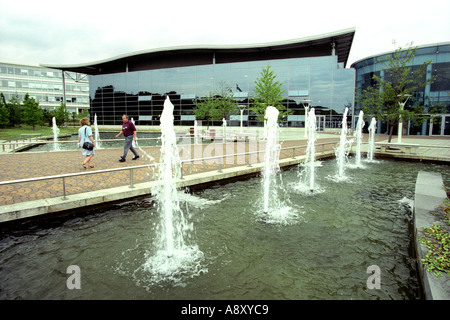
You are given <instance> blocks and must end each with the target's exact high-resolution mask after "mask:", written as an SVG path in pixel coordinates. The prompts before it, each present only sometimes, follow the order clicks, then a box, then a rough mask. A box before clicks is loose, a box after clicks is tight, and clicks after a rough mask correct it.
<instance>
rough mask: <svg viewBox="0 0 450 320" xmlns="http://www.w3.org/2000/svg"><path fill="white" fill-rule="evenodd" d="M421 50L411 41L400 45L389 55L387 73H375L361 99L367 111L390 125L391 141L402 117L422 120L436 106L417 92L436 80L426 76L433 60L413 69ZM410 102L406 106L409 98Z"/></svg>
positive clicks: (407, 119)
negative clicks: (411, 65) (428, 102)
mask: <svg viewBox="0 0 450 320" xmlns="http://www.w3.org/2000/svg"><path fill="white" fill-rule="evenodd" d="M416 50H417V47H416V48H412V46H411V45H409V47H408V48H406V49H403V48H401V47H399V48H398V49H397V50H395V52H394V53H393V54H392V55H388V56H386V60H387V62H386V68H385V69H383V71H384V77H383V78H381V77H379V76H377V75H374V76H373V80H374V81H375V85H374V86H370V87H368V88H367V89H365V90H362V91H361V92H360V94H359V96H360V97H359V99H360V101H361V104H362V110H363V111H364V113H365V114H371V115H373V116H375V117H376V118H377V119H378V120H381V121H382V122H385V123H387V124H388V125H389V140H388V141H389V142H391V139H392V134H393V131H394V127H395V126H397V125H398V124H399V122H400V121H402V122H405V121H409V120H412V121H414V122H415V123H416V124H420V123H421V122H422V121H424V120H425V119H431V114H433V113H435V109H434V108H426V107H425V106H424V105H423V104H422V103H423V102H424V101H423V100H421V99H420V95H419V94H417V93H418V91H419V90H423V88H424V87H425V86H426V85H427V84H430V83H431V82H433V80H434V78H430V79H428V80H427V79H426V71H427V67H428V65H429V64H430V63H431V61H426V62H424V63H423V64H422V65H420V66H419V67H418V68H415V69H414V70H413V68H412V67H408V64H409V63H410V62H411V61H412V59H414V53H415V51H416ZM407 101H408V102H409V106H405V104H406V102H407Z"/></svg>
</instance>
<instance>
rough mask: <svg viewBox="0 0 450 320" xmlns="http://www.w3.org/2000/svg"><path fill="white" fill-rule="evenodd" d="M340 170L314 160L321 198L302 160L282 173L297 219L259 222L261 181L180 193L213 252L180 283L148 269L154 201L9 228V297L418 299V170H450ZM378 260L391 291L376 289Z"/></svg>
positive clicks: (202, 243) (0, 239)
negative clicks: (308, 183) (372, 273)
mask: <svg viewBox="0 0 450 320" xmlns="http://www.w3.org/2000/svg"><path fill="white" fill-rule="evenodd" d="M352 160H353V159H352ZM335 168H336V160H334V159H333V160H329V161H325V162H323V163H322V167H319V168H316V169H317V171H316V180H317V181H318V183H319V184H320V186H321V188H322V189H323V192H322V193H318V194H314V195H312V196H311V195H304V194H301V193H298V192H295V190H292V188H290V187H289V186H290V185H292V184H295V182H296V181H297V174H296V170H298V168H294V169H291V170H287V171H284V172H282V176H283V183H284V184H285V186H286V187H285V192H286V193H287V194H288V196H289V198H290V200H291V202H292V204H293V205H295V206H298V207H299V208H301V210H302V212H303V213H302V215H301V216H299V217H298V221H297V222H296V223H291V224H288V225H285V224H274V223H266V222H264V221H263V220H261V219H259V217H258V215H257V214H256V212H257V211H256V210H259V209H260V206H259V208H258V205H256V202H257V201H258V199H260V194H261V185H260V178H259V177H257V178H251V179H247V180H243V181H238V182H234V183H229V184H226V185H217V186H214V187H211V188H208V189H205V190H204V191H202V192H198V193H195V194H192V195H189V194H186V195H183V194H179V201H180V206H181V207H182V208H183V210H184V211H185V212H189V215H190V216H191V219H192V221H193V223H194V224H195V226H196V228H195V239H196V244H197V245H198V247H199V249H200V250H201V252H203V254H204V259H203V260H202V262H201V264H200V265H197V266H196V269H195V270H190V271H189V272H188V273H185V274H183V275H182V276H180V277H178V278H177V279H176V280H173V279H170V278H167V279H166V280H165V281H162V282H158V283H155V282H154V281H153V279H152V277H153V276H154V275H153V274H152V273H150V272H145V270H143V269H142V268H139V267H140V266H142V265H143V263H144V262H145V261H146V259H147V258H148V257H147V256H146V253H147V252H149V249H150V246H151V244H152V243H154V240H155V237H156V236H157V229H158V224H159V217H158V215H157V210H156V207H155V205H156V203H155V202H154V201H153V199H152V198H148V199H146V200H139V201H130V202H127V203H123V204H120V205H114V206H111V207H110V208H108V209H104V210H98V211H95V212H94V211H93V212H88V213H84V214H77V215H72V216H68V217H66V218H59V219H55V218H53V219H52V220H48V221H47V222H39V223H38V222H35V221H31V222H26V223H25V222H24V223H22V224H20V225H16V226H14V227H11V226H1V227H2V229H1V230H0V253H1V254H0V269H1V273H0V284H1V290H0V299H78V298H82V299H417V298H418V283H417V277H416V271H415V266H414V260H413V256H412V255H411V252H412V247H411V219H412V214H411V208H410V204H411V200H412V199H413V198H414V186H415V180H416V177H417V172H418V170H426V171H436V172H441V173H442V174H443V176H444V181H448V180H449V178H450V169H449V168H448V166H443V165H433V164H425V163H410V162H402V161H384V160H378V161H377V162H376V163H370V164H366V165H365V167H364V168H349V169H347V170H346V175H349V176H351V179H349V180H348V181H346V182H336V181H334V180H332V179H329V178H327V177H328V176H329V175H330V173H334V170H335ZM380 173H382V174H380ZM69 265H78V266H79V267H80V270H81V288H82V289H81V290H68V289H67V287H66V280H67V278H68V276H69V275H68V274H66V270H67V267H68V266H69ZM372 265H376V266H378V267H379V268H380V271H381V289H369V288H367V278H368V277H369V274H368V273H366V271H367V268H368V267H369V266H372Z"/></svg>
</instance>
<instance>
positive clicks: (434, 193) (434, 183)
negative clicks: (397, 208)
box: [413, 171, 450, 300]
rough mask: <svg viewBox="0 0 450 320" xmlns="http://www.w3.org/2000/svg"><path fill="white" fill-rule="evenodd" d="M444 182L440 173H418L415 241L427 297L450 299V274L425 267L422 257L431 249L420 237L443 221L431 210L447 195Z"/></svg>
mask: <svg viewBox="0 0 450 320" xmlns="http://www.w3.org/2000/svg"><path fill="white" fill-rule="evenodd" d="M442 186H443V181H442V176H441V174H440V173H435V172H425V171H420V172H419V173H418V175H417V180H416V187H415V194H414V213H413V216H414V218H413V222H414V245H415V249H416V256H417V267H418V272H419V281H421V286H422V288H423V293H424V295H425V299H427V300H449V299H450V275H448V274H443V276H442V277H436V276H435V275H434V274H432V273H431V272H429V271H427V270H426V269H425V267H424V265H423V263H422V262H421V260H422V259H423V258H424V257H425V256H426V254H427V252H428V249H427V247H426V246H425V245H424V244H422V243H420V241H419V239H420V237H423V236H424V227H431V226H432V225H433V224H440V223H442V222H441V221H439V220H438V219H437V217H436V216H435V215H433V214H432V213H431V212H433V211H435V210H436V209H437V208H438V207H439V206H440V205H441V204H442V201H443V200H444V199H445V198H447V194H446V192H445V191H444V190H443V189H442Z"/></svg>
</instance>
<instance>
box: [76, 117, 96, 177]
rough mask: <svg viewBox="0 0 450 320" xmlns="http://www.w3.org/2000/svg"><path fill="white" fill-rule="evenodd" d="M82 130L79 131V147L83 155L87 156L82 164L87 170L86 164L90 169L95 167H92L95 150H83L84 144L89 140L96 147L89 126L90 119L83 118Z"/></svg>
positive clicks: (81, 122)
mask: <svg viewBox="0 0 450 320" xmlns="http://www.w3.org/2000/svg"><path fill="white" fill-rule="evenodd" d="M80 124H81V128H80V129H78V147H80V148H81V154H82V155H84V156H86V159H84V161H83V163H82V164H81V165H82V166H83V167H84V168H85V169H86V164H87V165H88V166H89V168H93V167H94V166H91V159H92V158H93V157H94V154H95V152H94V149H92V150H86V149H83V143H85V142H86V141H88V139H90V140H91V142H92V143H93V144H94V147H95V141H94V138H93V137H92V129H91V127H90V126H89V119H88V118H83V119H81V121H80Z"/></svg>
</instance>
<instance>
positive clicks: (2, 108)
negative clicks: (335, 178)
mask: <svg viewBox="0 0 450 320" xmlns="http://www.w3.org/2000/svg"><path fill="white" fill-rule="evenodd" d="M8 125H9V111H8V109H7V108H6V104H5V97H4V96H3V93H2V97H1V99H0V128H5V127H7V126H8Z"/></svg>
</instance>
